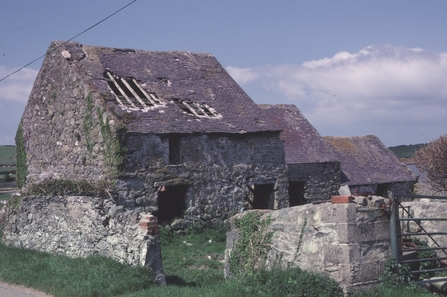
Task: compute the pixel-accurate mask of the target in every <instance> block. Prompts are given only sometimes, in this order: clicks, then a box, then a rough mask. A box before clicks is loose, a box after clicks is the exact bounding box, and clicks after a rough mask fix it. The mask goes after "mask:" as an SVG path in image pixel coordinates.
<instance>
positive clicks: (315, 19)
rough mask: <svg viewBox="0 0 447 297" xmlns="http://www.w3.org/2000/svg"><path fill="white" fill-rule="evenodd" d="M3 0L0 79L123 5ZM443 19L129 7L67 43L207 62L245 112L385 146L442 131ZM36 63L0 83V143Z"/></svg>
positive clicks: (440, 1) (377, 5) (372, 4)
mask: <svg viewBox="0 0 447 297" xmlns="http://www.w3.org/2000/svg"><path fill="white" fill-rule="evenodd" d="M3 2H4V3H2V9H1V10H0V79H1V77H3V76H5V75H7V74H9V73H11V72H12V71H14V70H15V69H17V68H19V67H22V66H24V65H25V64H27V63H28V62H30V61H32V60H34V59H35V58H37V57H39V56H40V55H43V54H44V53H45V52H46V50H47V48H48V46H49V44H50V42H51V41H52V40H67V39H69V38H71V37H73V36H75V35H76V34H78V33H80V32H82V31H83V30H85V29H87V28H88V27H90V26H92V25H93V24H95V23H96V22H98V21H100V20H101V19H103V18H104V17H106V16H108V15H110V14H111V13H113V12H115V11H116V10H118V9H120V8H121V7H123V6H124V5H126V4H128V3H130V2H131V0H108V1H98V0H90V1H85V0H77V1H55V0H46V1H35V0H14V1H12V0H8V1H3ZM446 15H447V1H445V0H430V1H422V0H421V1H411V0H405V1H381V0H375V1H361V0H357V1H337V0H332V1H318V0H316V1H296V0H294V1H285V0H284V1H281V0H279V1H262V0H257V1H251V0H248V1H247V0H238V1H233V0H226V1H217V0H207V1H205V0H201V1H196V0H190V1H185V0H174V1H168V0H164V1H158V0H154V1H150V0H138V1H136V2H134V3H133V4H131V5H130V6H129V7H127V8H126V9H124V10H123V11H121V12H119V13H118V14H116V15H115V16H113V17H112V18H110V19H108V20H106V21H105V22H103V23H101V24H99V25H98V26H96V27H94V28H93V29H91V30H90V31H88V32H86V33H84V34H83V35H81V36H79V37H77V38H76V39H75V40H76V41H78V42H80V43H82V44H87V45H98V46H106V47H118V48H136V49H144V50H154V51H169V50H187V51H192V52H207V53H211V54H213V55H214V56H216V58H217V59H218V60H219V61H220V63H221V64H222V65H223V66H224V67H225V68H226V69H227V71H228V72H229V73H230V74H231V75H232V76H233V78H234V79H235V80H236V81H237V82H238V83H239V84H240V85H241V86H242V88H243V89H244V90H245V91H246V92H247V93H248V94H249V95H250V96H251V98H252V99H253V100H254V101H255V102H257V103H271V104H277V103H287V104H295V105H296V106H297V107H298V108H299V109H300V110H301V111H302V112H303V114H304V115H305V116H306V117H307V118H308V120H309V121H310V122H311V124H313V125H314V126H315V127H316V128H317V130H318V131H319V132H320V134H322V135H333V136H358V135H367V134H374V135H377V136H378V137H379V138H380V139H381V140H382V141H383V142H384V143H385V144H386V145H388V146H392V145H400V144H414V143H421V142H429V141H432V140H434V139H436V138H437V137H439V136H441V135H444V134H446V133H447V116H446V115H447V34H446V33H445V32H446V31H445V28H447V18H446V17H445V16H446ZM42 61H43V59H41V60H39V61H37V62H36V63H34V64H32V65H30V66H28V67H27V68H26V69H25V70H24V71H21V72H19V73H17V74H15V75H13V76H11V77H9V78H8V79H6V80H4V81H1V82H0V144H13V139H14V135H15V131H16V128H17V125H18V123H19V121H20V117H21V115H22V112H23V109H24V107H25V104H26V101H27V100H28V96H29V92H30V90H31V87H32V83H33V81H34V78H35V76H36V75H37V72H38V70H39V68H40V65H41V63H42Z"/></svg>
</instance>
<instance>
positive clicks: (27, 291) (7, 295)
mask: <svg viewBox="0 0 447 297" xmlns="http://www.w3.org/2000/svg"><path fill="white" fill-rule="evenodd" d="M0 296H1V297H52V296H51V295H48V294H45V293H42V292H39V291H36V290H34V289H31V288H27V287H24V286H17V285H11V284H7V283H4V282H0Z"/></svg>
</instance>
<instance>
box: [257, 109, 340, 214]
mask: <svg viewBox="0 0 447 297" xmlns="http://www.w3.org/2000/svg"><path fill="white" fill-rule="evenodd" d="M259 107H261V109H262V110H263V111H264V115H265V118H266V119H268V120H269V121H271V122H272V123H274V124H276V125H278V126H280V127H281V130H282V132H281V133H280V138H281V140H282V141H283V142H284V150H285V154H286V164H287V168H288V181H289V187H288V193H289V201H290V206H295V205H302V204H306V203H308V202H312V201H315V200H322V199H323V200H327V199H330V198H331V196H332V195H338V190H339V188H340V162H339V161H338V159H337V157H336V156H335V154H334V152H333V150H332V148H331V146H330V145H329V144H328V143H327V142H326V141H324V140H323V138H322V137H321V135H320V134H319V133H318V131H317V130H316V129H315V128H314V127H313V126H312V125H311V124H310V123H309V121H308V120H307V119H306V118H305V117H304V115H303V114H302V113H301V112H300V111H299V109H298V108H297V107H296V106H295V105H291V104H277V105H268V104H260V105H259Z"/></svg>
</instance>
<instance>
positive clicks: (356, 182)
mask: <svg viewBox="0 0 447 297" xmlns="http://www.w3.org/2000/svg"><path fill="white" fill-rule="evenodd" d="M323 138H324V140H325V141H327V142H328V143H329V144H331V145H332V146H333V148H334V152H335V153H336V155H337V158H338V159H339V160H340V162H341V171H342V172H341V184H342V185H348V186H349V189H350V191H351V193H352V194H354V195H359V194H361V195H364V194H366V195H367V194H373V195H378V196H382V197H388V191H393V192H394V193H402V194H403V193H407V194H408V193H412V192H413V188H414V185H415V183H416V182H417V179H416V177H415V176H413V174H412V173H411V172H410V170H409V169H408V168H407V166H405V164H403V163H402V162H400V161H399V159H398V158H397V156H396V155H395V154H394V153H393V152H391V151H390V150H389V149H388V148H387V147H386V146H385V145H384V144H383V143H382V142H381V141H380V139H379V138H378V137H376V136H374V135H367V136H353V137H336V136H325V137H323Z"/></svg>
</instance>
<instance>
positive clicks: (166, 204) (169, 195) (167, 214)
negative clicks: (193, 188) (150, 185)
mask: <svg viewBox="0 0 447 297" xmlns="http://www.w3.org/2000/svg"><path fill="white" fill-rule="evenodd" d="M187 190H188V186H185V185H179V186H162V187H160V189H159V191H158V200H157V202H158V215H157V216H158V222H159V223H162V222H168V223H169V222H170V221H171V220H172V219H173V218H174V217H179V218H181V217H183V214H184V211H185V210H186V192H187Z"/></svg>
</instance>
